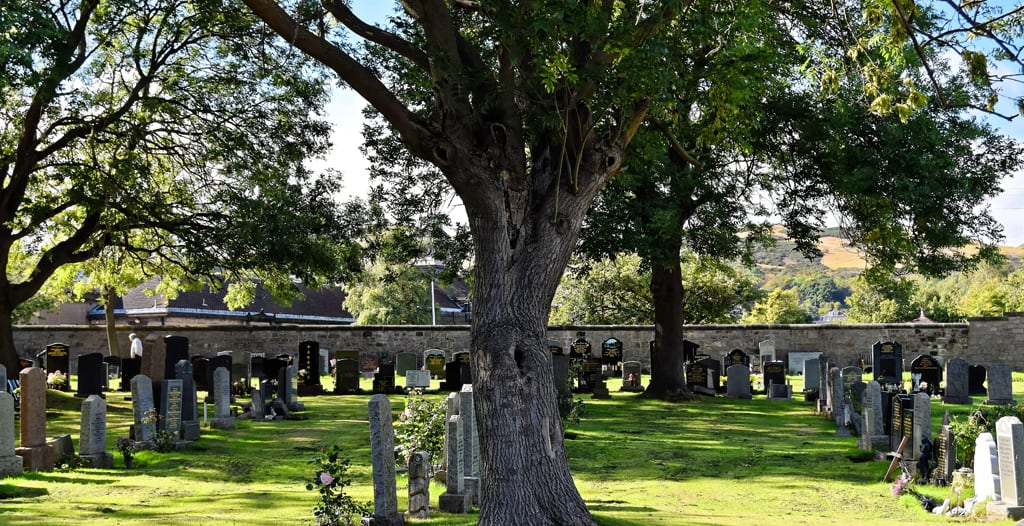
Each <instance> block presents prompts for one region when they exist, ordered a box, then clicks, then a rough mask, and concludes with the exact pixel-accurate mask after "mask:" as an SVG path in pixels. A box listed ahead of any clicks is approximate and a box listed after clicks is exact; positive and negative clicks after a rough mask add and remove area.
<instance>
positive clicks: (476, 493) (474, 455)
mask: <svg viewBox="0 0 1024 526" xmlns="http://www.w3.org/2000/svg"><path fill="white" fill-rule="evenodd" d="M459 417H460V418H461V419H462V426H463V432H462V440H463V442H464V443H465V446H464V449H463V453H462V454H463V455H464V456H463V464H462V473H463V474H464V475H465V483H466V492H467V493H470V494H471V495H473V503H474V504H479V502H480V501H479V498H480V442H479V441H478V439H477V432H476V411H475V410H474V409H473V386H472V385H470V384H465V385H463V386H462V391H461V392H459Z"/></svg>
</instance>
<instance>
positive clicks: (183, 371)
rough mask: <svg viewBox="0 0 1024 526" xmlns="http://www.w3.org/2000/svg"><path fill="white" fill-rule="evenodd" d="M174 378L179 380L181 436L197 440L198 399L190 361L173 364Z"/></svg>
mask: <svg viewBox="0 0 1024 526" xmlns="http://www.w3.org/2000/svg"><path fill="white" fill-rule="evenodd" d="M174 378H175V379H177V380H181V396H182V398H181V438H182V439H183V440H188V441H195V440H199V434H200V425H199V401H198V399H197V395H196V383H195V375H194V374H193V370H192V362H190V361H188V360H181V361H179V362H178V363H177V364H176V365H175V366H174Z"/></svg>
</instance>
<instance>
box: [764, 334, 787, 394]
mask: <svg viewBox="0 0 1024 526" xmlns="http://www.w3.org/2000/svg"><path fill="white" fill-rule="evenodd" d="M762 343H764V342H762ZM761 370H762V372H763V375H764V390H765V393H767V392H768V389H769V387H768V386H770V385H773V384H774V385H786V364H785V363H783V362H777V361H770V362H764V364H763V365H762V366H761Z"/></svg>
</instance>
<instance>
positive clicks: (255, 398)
mask: <svg viewBox="0 0 1024 526" xmlns="http://www.w3.org/2000/svg"><path fill="white" fill-rule="evenodd" d="M260 391H261V390H260V389H253V390H252V418H253V420H263V419H264V418H265V417H266V415H267V410H266V406H264V405H263V394H262V393H261V392H260Z"/></svg>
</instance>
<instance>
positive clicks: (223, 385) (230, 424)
mask: <svg viewBox="0 0 1024 526" xmlns="http://www.w3.org/2000/svg"><path fill="white" fill-rule="evenodd" d="M210 427H212V428H214V429H234V428H235V417H233V416H231V371H229V370H228V369H227V368H225V367H218V368H217V370H216V371H214V372H213V418H212V419H211V420H210Z"/></svg>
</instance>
